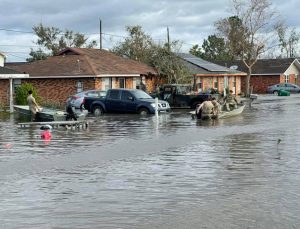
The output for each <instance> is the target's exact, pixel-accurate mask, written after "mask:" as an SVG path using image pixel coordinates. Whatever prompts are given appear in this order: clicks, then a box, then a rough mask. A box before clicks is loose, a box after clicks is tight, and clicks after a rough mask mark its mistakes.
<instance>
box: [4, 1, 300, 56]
mask: <svg viewBox="0 0 300 229" xmlns="http://www.w3.org/2000/svg"><path fill="white" fill-rule="evenodd" d="M271 3H272V5H273V7H274V8H275V9H276V11H278V12H279V14H280V15H281V16H282V18H283V19H285V20H286V22H287V24H288V25H289V26H291V27H296V28H297V29H298V28H299V29H300V21H299V16H298V15H297V10H295V9H297V8H298V7H299V3H297V0H285V1H279V0H271ZM0 6H1V7H0V15H1V23H0V37H1V39H0V52H2V53H4V54H5V55H6V56H7V61H8V62H12V61H17V62H18V61H25V60H26V58H27V57H28V56H29V55H28V53H29V52H30V48H33V49H37V48H38V46H36V45H35V44H34V41H35V40H36V36H35V35H34V33H33V31H32V27H33V26H35V25H38V24H39V23H42V24H43V25H44V26H51V27H52V26H53V27H57V28H60V29H62V30H64V29H70V30H73V31H75V32H80V33H83V34H85V35H86V36H88V37H90V38H91V39H94V40H96V41H97V42H98V47H99V19H100V18H101V20H102V32H103V33H104V35H103V47H104V48H107V49H109V48H111V47H112V46H114V45H115V44H117V43H118V42H120V41H122V40H123V39H124V36H126V32H125V26H128V25H130V26H133V25H141V26H142V27H143V29H144V31H145V32H146V33H147V34H149V35H151V37H152V38H154V39H155V40H156V41H162V42H163V41H165V40H166V37H167V27H169V31H170V38H171V39H174V40H180V41H182V48H181V49H182V50H181V51H183V52H187V51H188V50H189V49H190V48H191V47H192V46H193V45H194V44H202V41H203V39H205V38H207V36H208V35H210V34H213V33H214V26H213V24H214V22H215V21H216V20H218V19H220V18H224V17H227V16H230V15H231V14H230V12H229V9H230V6H231V1H230V0H214V1H211V0H186V1H183V0H152V1H150V0H86V1H82V0H51V1H49V0H47V1H46V0H0ZM298 32H299V30H298Z"/></svg>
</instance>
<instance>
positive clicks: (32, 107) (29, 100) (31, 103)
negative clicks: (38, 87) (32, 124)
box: [27, 90, 40, 121]
mask: <svg viewBox="0 0 300 229" xmlns="http://www.w3.org/2000/svg"><path fill="white" fill-rule="evenodd" d="M27 103H28V105H29V111H30V116H31V117H30V120H31V121H35V120H36V112H38V111H40V108H39V105H38V104H37V103H36V101H35V98H34V97H33V96H32V91H31V90H30V91H28V97H27Z"/></svg>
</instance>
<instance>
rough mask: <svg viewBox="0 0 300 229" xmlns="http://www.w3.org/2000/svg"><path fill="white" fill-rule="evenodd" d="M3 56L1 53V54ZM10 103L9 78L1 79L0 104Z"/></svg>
mask: <svg viewBox="0 0 300 229" xmlns="http://www.w3.org/2000/svg"><path fill="white" fill-rule="evenodd" d="M0 56H1V55H0ZM8 104H9V80H8V79H7V80H6V79H4V80H0V106H1V105H4V106H7V105H8Z"/></svg>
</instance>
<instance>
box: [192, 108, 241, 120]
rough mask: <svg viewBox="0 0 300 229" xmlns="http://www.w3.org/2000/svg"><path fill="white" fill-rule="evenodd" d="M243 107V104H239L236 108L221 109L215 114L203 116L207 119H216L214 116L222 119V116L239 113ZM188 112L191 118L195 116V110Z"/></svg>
mask: <svg viewBox="0 0 300 229" xmlns="http://www.w3.org/2000/svg"><path fill="white" fill-rule="evenodd" d="M244 108H245V105H240V106H238V108H236V109H233V110H231V111H221V112H220V113H219V114H218V115H217V116H215V115H214V116H212V115H211V116H207V117H205V119H208V120H209V119H216V118H219V119H223V118H229V117H233V116H236V115H239V114H241V113H242V112H243V111H244ZM190 114H191V116H192V118H195V117H196V111H190Z"/></svg>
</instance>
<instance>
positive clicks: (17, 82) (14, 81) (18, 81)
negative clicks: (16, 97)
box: [13, 79, 22, 94]
mask: <svg viewBox="0 0 300 229" xmlns="http://www.w3.org/2000/svg"><path fill="white" fill-rule="evenodd" d="M21 84H22V82H21V79H14V80H13V94H15V93H16V89H17V88H18V87H20V86H21Z"/></svg>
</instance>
